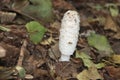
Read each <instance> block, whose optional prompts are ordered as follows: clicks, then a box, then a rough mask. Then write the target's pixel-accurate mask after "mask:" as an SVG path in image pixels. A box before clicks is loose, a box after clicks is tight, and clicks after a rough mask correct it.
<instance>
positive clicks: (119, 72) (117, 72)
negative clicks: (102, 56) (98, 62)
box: [105, 66, 120, 80]
mask: <svg viewBox="0 0 120 80" xmlns="http://www.w3.org/2000/svg"><path fill="white" fill-rule="evenodd" d="M105 69H106V70H107V72H108V74H109V75H110V76H111V77H113V78H114V80H119V79H120V68H115V67H114V66H106V67H105Z"/></svg>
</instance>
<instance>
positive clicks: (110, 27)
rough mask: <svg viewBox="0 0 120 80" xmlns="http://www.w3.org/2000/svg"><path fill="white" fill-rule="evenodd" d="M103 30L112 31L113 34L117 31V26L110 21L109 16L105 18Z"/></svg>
mask: <svg viewBox="0 0 120 80" xmlns="http://www.w3.org/2000/svg"><path fill="white" fill-rule="evenodd" d="M104 29H105V30H112V31H114V32H117V30H118V25H117V24H116V23H115V21H114V20H113V19H112V17H111V16H107V19H106V23H105V26H104Z"/></svg>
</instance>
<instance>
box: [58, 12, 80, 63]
mask: <svg viewBox="0 0 120 80" xmlns="http://www.w3.org/2000/svg"><path fill="white" fill-rule="evenodd" d="M79 23H80V17H79V14H78V13H77V12H76V11H73V10H69V11H67V12H66V13H65V14H64V16H63V19H62V22H61V28H60V36H59V50H60V52H61V57H60V61H69V60H70V55H72V54H73V53H74V51H75V49H76V45H77V41H78V35H79V30H80V25H79Z"/></svg>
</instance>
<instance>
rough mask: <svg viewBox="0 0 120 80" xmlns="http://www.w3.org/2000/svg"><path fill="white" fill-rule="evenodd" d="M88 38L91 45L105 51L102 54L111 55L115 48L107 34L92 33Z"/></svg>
mask: <svg viewBox="0 0 120 80" xmlns="http://www.w3.org/2000/svg"><path fill="white" fill-rule="evenodd" d="M87 40H88V44H89V45H90V46H92V47H94V48H96V49H97V50H98V51H100V52H104V54H101V55H105V56H110V55H111V53H113V50H112V48H111V46H110V44H109V42H108V40H107V38H106V37H105V36H103V35H99V34H95V33H91V35H90V36H88V37H87Z"/></svg>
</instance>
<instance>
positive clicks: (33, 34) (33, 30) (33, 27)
mask: <svg viewBox="0 0 120 80" xmlns="http://www.w3.org/2000/svg"><path fill="white" fill-rule="evenodd" d="M25 26H26V28H27V31H28V33H29V36H30V40H31V41H32V42H33V43H34V44H38V43H39V42H40V41H41V40H42V38H43V36H44V34H45V32H46V29H45V28H44V26H43V25H41V24H40V23H38V22H36V21H31V22H29V23H27V24H26V25H25Z"/></svg>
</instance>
